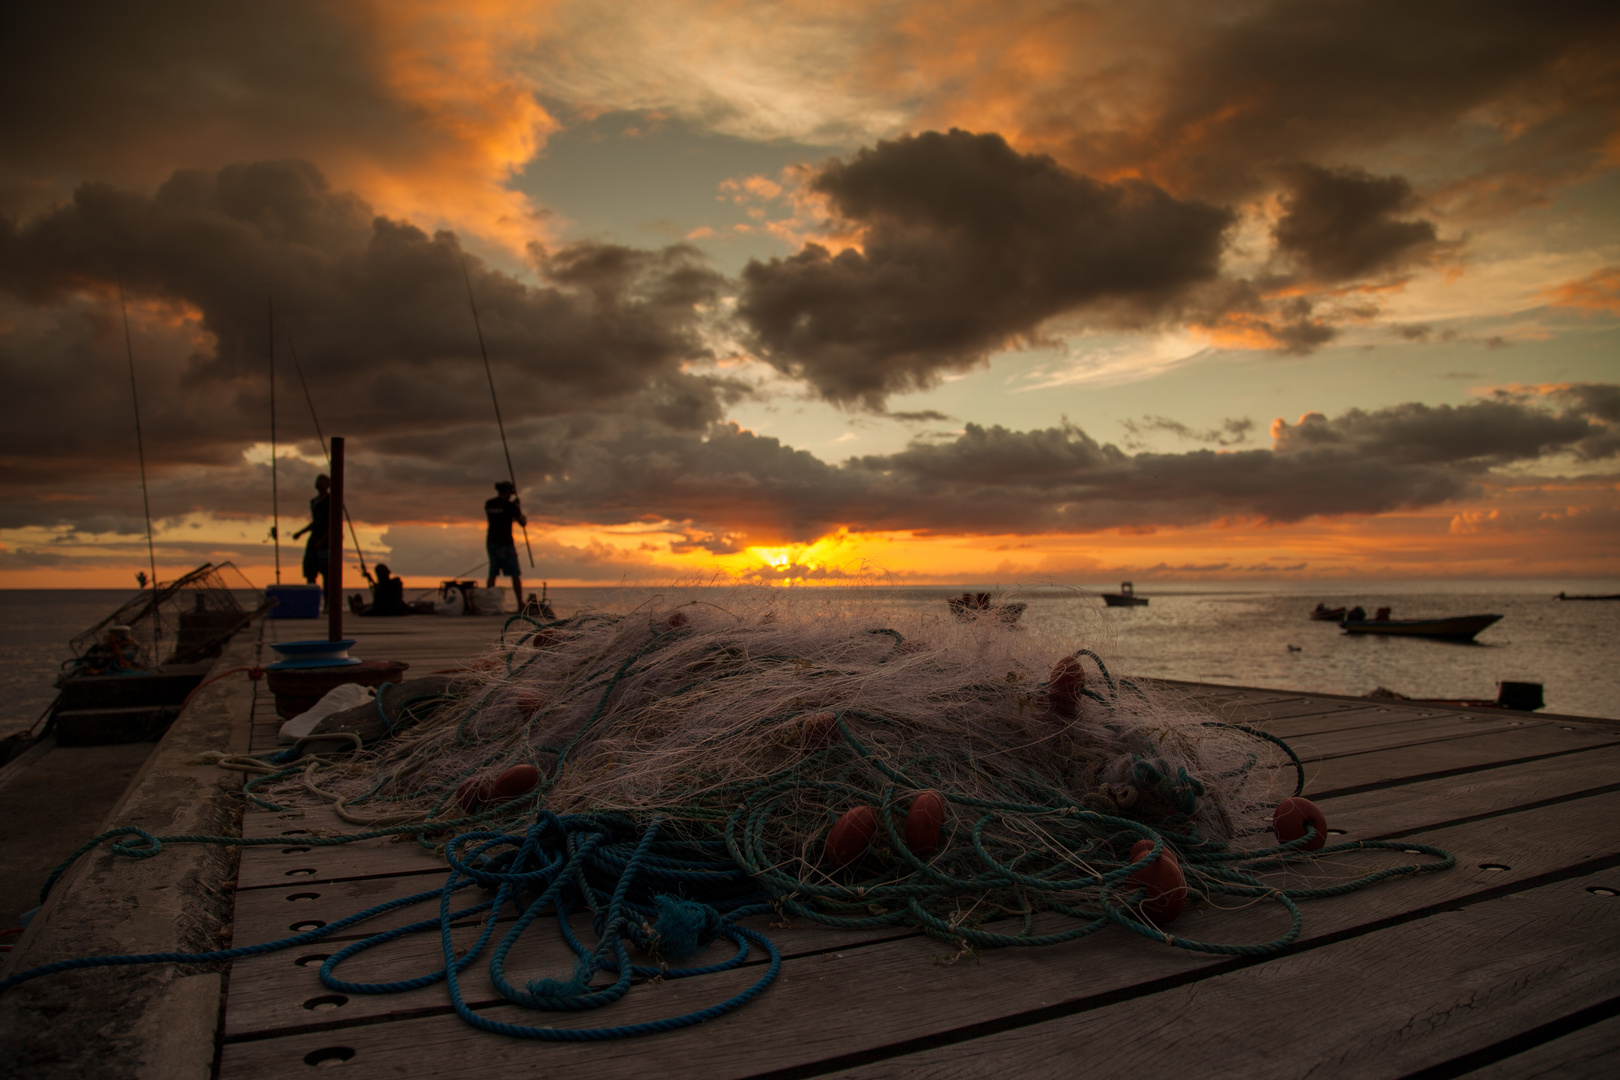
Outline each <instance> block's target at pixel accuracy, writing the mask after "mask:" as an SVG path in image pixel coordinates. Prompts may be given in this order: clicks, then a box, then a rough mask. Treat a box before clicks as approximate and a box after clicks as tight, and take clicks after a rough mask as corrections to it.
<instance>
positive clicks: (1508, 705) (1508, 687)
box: [1361, 682, 1547, 712]
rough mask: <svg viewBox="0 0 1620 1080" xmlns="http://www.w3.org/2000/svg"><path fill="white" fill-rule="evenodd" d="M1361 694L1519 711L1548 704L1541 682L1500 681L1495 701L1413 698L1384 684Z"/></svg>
mask: <svg viewBox="0 0 1620 1080" xmlns="http://www.w3.org/2000/svg"><path fill="white" fill-rule="evenodd" d="M1361 696H1362V697H1366V698H1374V699H1376V700H1379V701H1410V702H1414V703H1416V704H1418V705H1443V706H1445V707H1446V708H1450V709H1514V710H1517V711H1519V712H1535V711H1536V710H1537V709H1540V708H1543V707H1545V706H1546V704H1547V700H1546V698H1544V697H1543V696H1542V693H1541V683H1538V682H1499V683H1497V684H1496V700H1495V701H1490V700H1486V699H1482V698H1411V697H1407V696H1406V695H1405V694H1398V693H1396V692H1395V691H1393V690H1386V689H1384V688H1383V687H1382V686H1380V687H1378V688H1377V689H1376V690H1373V691H1372V692H1370V693H1366V694H1363V695H1361Z"/></svg>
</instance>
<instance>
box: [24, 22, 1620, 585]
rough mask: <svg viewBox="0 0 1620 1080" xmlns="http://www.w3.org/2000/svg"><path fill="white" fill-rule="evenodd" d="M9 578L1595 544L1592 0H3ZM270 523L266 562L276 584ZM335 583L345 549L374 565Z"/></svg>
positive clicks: (565, 571) (1475, 574) (594, 577)
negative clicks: (477, 321) (322, 539)
mask: <svg viewBox="0 0 1620 1080" xmlns="http://www.w3.org/2000/svg"><path fill="white" fill-rule="evenodd" d="M0 52H3V53H4V57H3V60H4V62H3V63H0V88H3V94H4V100H5V101H6V103H7V106H6V119H5V121H4V125H5V127H4V138H3V139H0V371H3V379H4V382H3V386H4V390H5V393H4V402H5V406H6V408H7V412H8V415H7V417H6V422H5V423H4V424H3V425H0V463H3V466H4V468H3V471H0V587H77V586H97V587H127V586H130V585H132V584H133V580H134V574H135V572H136V571H137V570H138V569H142V568H144V567H145V566H146V532H145V524H144V521H143V516H142V499H141V485H140V476H139V472H138V467H137V452H136V439H135V428H134V414H133V412H132V409H131V397H130V378H129V368H128V362H127V360H126V355H125V341H124V331H123V326H122V323H121V319H120V309H119V286H118V283H119V281H120V280H121V282H122V286H123V289H124V292H125V294H126V296H127V302H128V314H129V322H130V343H131V345H132V350H133V355H134V361H135V372H136V378H137V383H138V389H139V396H140V421H141V426H142V430H143V433H144V436H145V454H146V464H147V471H148V479H149V483H150V501H151V510H152V514H153V517H154V524H155V530H156V532H155V542H156V549H157V557H158V562H159V569H160V575H161V576H163V577H169V576H172V575H174V574H176V573H178V572H180V571H183V570H185V569H189V568H190V567H192V566H195V565H197V564H199V563H202V562H205V561H212V562H220V561H224V560H230V561H233V562H235V563H236V564H237V565H238V566H239V567H241V568H243V569H244V570H245V571H246V572H247V573H248V576H249V577H250V578H251V579H252V580H254V581H255V582H256V583H258V584H264V583H265V582H267V581H269V580H272V579H273V578H274V569H273V549H272V546H271V544H270V541H269V531H270V522H271V481H270V391H271V382H270V373H271V370H272V356H271V351H270V343H269V329H270V324H271V319H270V315H269V311H268V305H269V301H270V299H271V298H272V297H273V300H274V332H275V348H274V357H273V364H274V371H275V374H276V382H275V398H276V411H277V438H278V442H279V445H278V449H277V452H278V454H279V455H280V457H279V459H278V473H279V478H280V515H281V524H282V532H283V536H289V535H290V534H291V532H292V531H293V530H294V529H296V528H298V527H299V526H300V525H302V524H303V523H304V522H305V521H307V500H308V498H309V496H310V495H311V494H313V491H312V488H311V484H312V480H313V477H314V475H315V474H316V472H317V471H320V469H321V468H323V466H324V462H323V459H322V456H321V448H320V445H319V443H318V442H317V441H316V438H315V428H314V425H313V423H312V421H311V417H310V410H309V407H308V406H307V405H306V403H305V398H304V392H303V389H302V388H301V386H300V382H299V377H298V371H297V369H296V368H295V362H296V365H297V367H301V369H302V372H303V375H304V376H305V380H306V382H307V386H308V392H309V395H310V398H311V399H312V401H313V403H314V407H315V409H316V410H317V411H318V414H319V418H320V423H321V426H322V428H323V429H324V430H325V432H326V433H327V434H328V435H330V434H340V435H343V436H345V437H346V439H347V444H348V451H349V470H348V487H349V496H348V500H347V501H348V506H349V509H350V511H351V513H352V514H353V516H354V518H355V520H356V524H357V526H358V531H359V534H360V538H361V542H362V545H363V546H364V548H365V550H366V554H367V556H368V559H369V560H371V561H375V560H377V559H378V558H381V559H383V560H384V561H387V562H388V563H389V564H390V565H391V566H393V568H394V569H395V570H396V572H399V573H402V574H404V575H405V576H407V577H408V578H410V579H411V580H412V581H419V582H421V583H423V584H426V583H428V582H429V581H430V580H434V579H437V578H438V577H441V576H449V575H451V574H457V573H467V572H468V571H469V570H472V571H473V572H475V573H477V574H479V575H481V574H482V572H483V569H482V565H483V564H482V560H483V537H482V503H483V501H484V500H485V499H486V498H488V497H489V496H490V495H491V494H493V490H492V486H491V485H492V484H493V482H494V481H495V480H497V479H501V478H503V477H504V475H505V463H504V459H503V457H502V454H501V445H500V440H499V438H498V436H497V433H496V427H495V417H494V412H493V410H492V408H491V403H490V396H489V391H488V387H487V385H486V382H485V375H484V368H483V364H482V362H481V360H480V358H479V352H478V341H477V338H476V336H475V332H474V325H473V321H472V317H471V314H470V312H469V309H468V303H467V293H466V286H465V285H464V283H463V268H464V267H465V270H466V273H467V275H468V277H469V279H470V283H471V288H472V291H473V293H474V295H475V297H476V300H477V304H478V307H479V310H480V314H481V316H482V319H483V333H484V336H485V339H486V341H487V344H488V350H489V358H490V362H491V364H492V370H493V375H494V380H495V383H496V385H497V387H498V389H499V391H500V399H501V409H502V412H503V414H504V417H505V421H506V427H507V433H508V435H509V437H510V439H511V454H512V459H513V463H514V467H515V471H516V476H517V480H518V484H519V486H520V488H521V489H522V493H523V502H524V506H525V508H526V510H527V511H528V513H529V514H530V517H531V524H530V529H529V534H530V537H531V539H532V541H533V546H534V556H535V563H536V567H535V569H534V570H532V571H530V570H529V569H528V568H527V563H526V561H525V576H526V577H529V578H532V579H533V580H534V581H535V582H536V583H537V582H538V581H539V580H540V579H546V580H549V581H551V582H552V583H554V584H583V583H611V582H619V581H622V580H629V579H645V578H654V579H657V578H672V577H689V576H691V575H702V574H710V573H714V572H716V571H725V572H728V573H733V574H741V575H745V576H749V577H753V578H757V579H759V580H766V581H842V580H847V579H849V578H851V577H855V578H870V577H872V576H875V575H890V576H892V580H896V581H900V582H916V583H928V582H934V583H957V582H975V583H977V582H986V583H988V582H1000V583H1013V582H1018V581H1025V582H1032V581H1045V580H1061V581H1083V582H1105V581H1113V580H1119V579H1122V578H1134V579H1135V580H1137V581H1138V582H1139V583H1140V582H1141V581H1144V580H1147V581H1153V580H1160V581H1169V580H1243V579H1254V578H1265V579H1273V580H1276V579H1282V580H1296V579H1299V580H1305V579H1357V578H1363V579H1364V578H1380V579H1387V578H1402V577H1437V576H1446V577H1467V578H1489V577H1515V578H1519V577H1543V578H1568V579H1572V580H1573V579H1577V578H1588V579H1589V578H1596V577H1613V576H1616V575H1620V545H1617V537H1620V6H1616V5H1614V4H1613V3H1607V4H1599V3H1590V4H1581V3H1559V2H1556V0H1554V2H1544V3H1540V4H1536V5H1530V4H1524V3H1490V2H1483V0H1468V2H1443V0H1442V2H1434V3H1426V4H1422V5H1412V4H1407V3H1395V2H1393V0H1388V2H1386V0H1320V2H1293V3H1286V2H1285V3H1249V2H1240V0H1218V2H1208V0H1185V2H1182V0H1129V2H1125V0H1120V2H1115V3H1036V2H1028V3H1020V2H1017V0H1011V2H1009V0H1001V2H997V3H993V4H992V3H983V2H977V3H972V2H956V0H930V2H928V3H915V2H904V0H897V2H873V0H863V2H861V3H848V4H841V3H837V2H828V0H817V2H815V3H763V2H762V3H751V4H737V3H700V2H675V0H644V2H642V3H638V4H603V3H575V2H557V3H517V2H477V0H458V2H456V3H448V2H433V0H391V2H388V3H381V2H378V3H350V4H343V5H335V4H328V3H314V2H299V0H288V2H283V3H280V4H276V5H236V4H218V3H206V4H205V3H186V2H170V3H165V4H162V5H156V6H153V5H137V4H129V3H118V4H114V3H89V4H76V5H18V7H17V8H16V9H11V8H9V7H8V9H7V12H6V14H4V15H3V16H0ZM301 546H302V545H301V544H300V543H296V542H291V541H288V540H284V541H283V544H282V552H281V559H282V567H283V570H282V574H283V579H284V580H288V581H297V580H300V577H299V574H298V573H297V564H298V561H299V553H300V550H301ZM352 582H353V579H352V578H351V583H352Z"/></svg>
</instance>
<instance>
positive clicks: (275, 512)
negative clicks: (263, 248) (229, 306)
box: [266, 289, 281, 585]
mask: <svg viewBox="0 0 1620 1080" xmlns="http://www.w3.org/2000/svg"><path fill="white" fill-rule="evenodd" d="M266 295H267V297H268V301H269V329H270V539H271V540H272V541H274V542H275V545H276V584H277V585H280V584H281V493H280V491H278V490H277V487H276V297H275V293H274V292H273V291H270V290H268V289H267V291H266Z"/></svg>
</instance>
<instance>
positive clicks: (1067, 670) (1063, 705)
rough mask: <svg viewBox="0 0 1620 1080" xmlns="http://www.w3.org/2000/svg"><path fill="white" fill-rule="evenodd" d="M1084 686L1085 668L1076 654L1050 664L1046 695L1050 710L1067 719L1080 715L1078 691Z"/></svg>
mask: <svg viewBox="0 0 1620 1080" xmlns="http://www.w3.org/2000/svg"><path fill="white" fill-rule="evenodd" d="M1085 688H1086V669H1085V668H1084V667H1083V666H1082V665H1081V663H1080V658H1079V657H1078V656H1065V657H1064V658H1063V659H1061V660H1059V661H1058V662H1057V663H1055V664H1053V665H1052V676H1051V678H1050V679H1048V680H1047V683H1046V695H1047V698H1048V699H1049V700H1050V701H1051V703H1052V711H1053V712H1054V713H1056V714H1057V715H1059V716H1061V717H1064V718H1065V719H1068V720H1073V719H1074V718H1075V717H1076V716H1078V715H1080V692H1081V691H1082V690H1084V689H1085Z"/></svg>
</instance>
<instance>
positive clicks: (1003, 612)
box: [945, 592, 1029, 626]
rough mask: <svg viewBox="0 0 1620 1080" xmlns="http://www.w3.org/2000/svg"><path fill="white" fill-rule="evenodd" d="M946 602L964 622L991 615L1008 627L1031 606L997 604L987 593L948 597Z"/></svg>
mask: <svg viewBox="0 0 1620 1080" xmlns="http://www.w3.org/2000/svg"><path fill="white" fill-rule="evenodd" d="M945 602H946V603H947V604H949V605H950V606H951V612H952V614H954V615H955V616H956V617H957V618H958V619H961V620H963V621H964V622H965V621H967V620H969V619H976V618H978V617H979V616H981V615H989V616H991V617H993V618H995V619H996V620H998V621H999V622H1004V623H1006V624H1007V625H1008V626H1011V625H1012V624H1013V623H1015V622H1017V621H1018V620H1019V618H1020V617H1021V616H1022V615H1023V614H1024V609H1025V608H1027V607H1028V606H1029V605H1028V604H1024V603H1019V602H1016V601H1015V602H1013V603H1011V604H997V603H995V602H993V601H992V599H991V597H990V594H989V593H987V592H982V593H963V594H962V595H961V596H947V597H946V598H945Z"/></svg>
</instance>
